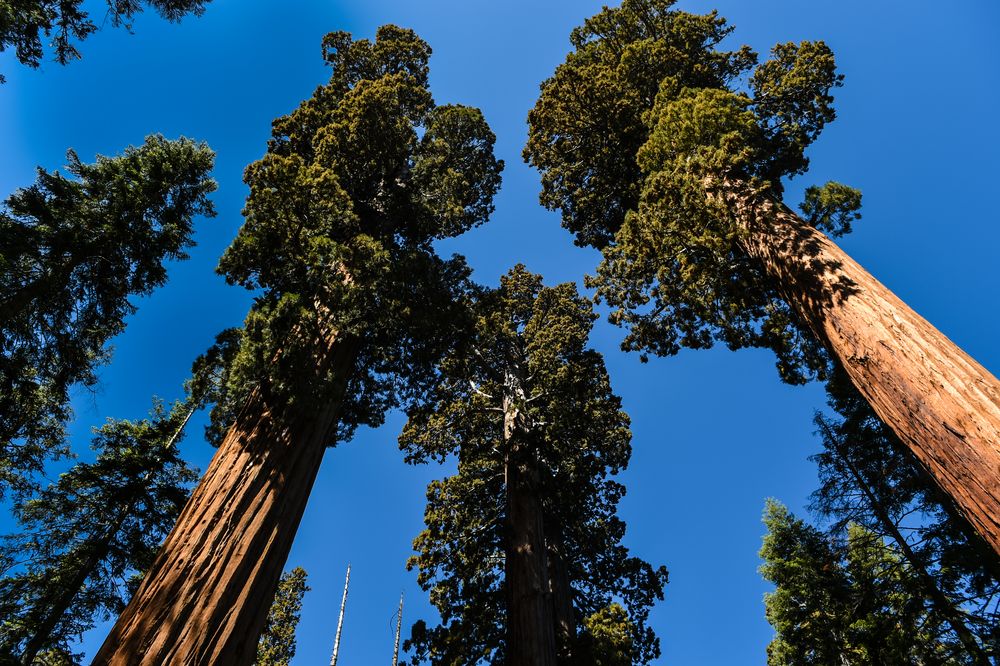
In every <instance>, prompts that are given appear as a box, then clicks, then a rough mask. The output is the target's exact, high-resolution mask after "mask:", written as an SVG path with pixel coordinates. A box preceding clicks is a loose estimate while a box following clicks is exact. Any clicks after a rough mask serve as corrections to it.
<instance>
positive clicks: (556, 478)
mask: <svg viewBox="0 0 1000 666" xmlns="http://www.w3.org/2000/svg"><path fill="white" fill-rule="evenodd" d="M471 308H472V312H473V317H474V327H473V328H472V330H471V333H470V334H469V336H468V337H467V338H465V339H464V340H463V341H462V342H461V344H460V345H459V346H458V347H457V348H456V350H455V351H454V352H453V353H451V354H449V355H448V356H447V357H446V358H445V359H444V361H443V362H442V364H441V366H440V372H441V377H440V381H439V382H438V384H437V385H436V386H435V388H434V389H433V391H431V392H430V393H428V395H427V396H426V399H425V401H423V402H422V403H420V404H418V405H415V406H412V407H411V408H410V412H409V413H410V419H409V421H408V423H407V425H406V427H405V429H404V432H403V434H402V436H401V438H400V444H401V446H402V448H403V449H404V451H405V452H406V455H407V459H408V460H409V461H410V462H425V461H428V460H437V461H444V460H445V459H446V458H448V457H450V456H453V455H454V456H457V457H458V471H457V473H456V474H455V475H453V476H451V477H448V478H446V479H444V480H441V481H435V482H433V483H432V484H431V485H430V487H429V488H428V491H427V499H428V505H427V509H426V513H425V522H426V524H427V529H426V530H425V531H424V532H423V533H422V534H421V535H420V536H419V537H418V538H417V539H416V540H415V541H414V548H415V549H416V550H417V552H418V554H417V555H416V556H415V557H413V558H412V559H411V561H410V564H409V566H410V567H416V568H417V569H418V570H419V577H418V580H419V583H420V585H421V586H423V587H424V589H427V590H429V591H430V593H431V602H432V603H433V604H434V605H435V606H436V607H437V609H438V611H439V613H440V614H441V624H440V625H438V626H436V627H427V625H426V624H425V623H423V622H418V623H417V624H416V625H414V628H413V631H412V636H411V638H410V640H409V641H408V644H407V646H408V649H410V650H413V651H414V653H415V656H416V661H417V662H423V661H426V662H430V663H433V664H455V663H462V664H480V663H483V664H502V663H506V664H516V665H522V664H539V665H540V664H556V663H573V664H611V663H627V664H633V663H642V664H644V663H648V662H649V661H650V660H652V659H654V658H656V656H658V654H659V641H658V639H657V638H656V636H655V635H654V634H653V631H652V629H651V628H650V627H648V626H647V624H646V619H647V615H648V613H649V608H650V606H651V605H652V604H653V602H654V600H656V599H662V598H663V586H664V585H665V583H666V580H667V572H666V570H665V569H664V568H663V567H660V568H658V569H654V568H653V567H651V566H650V565H649V564H647V563H646V562H644V561H642V560H640V559H639V558H636V557H633V556H630V555H629V553H628V550H627V549H626V548H625V547H624V546H622V544H621V539H622V536H623V535H624V532H625V525H624V523H623V522H622V521H621V520H620V519H619V518H618V517H617V515H616V508H617V504H618V502H619V500H620V499H621V497H622V496H623V495H624V493H625V489H624V487H623V486H622V485H621V484H619V483H617V482H615V481H614V480H612V479H611V478H609V477H611V476H613V475H615V474H617V473H618V472H619V471H621V470H623V469H624V468H625V467H626V466H627V465H628V460H629V457H630V454H631V445H630V439H631V433H630V430H629V420H628V416H627V415H626V414H625V413H624V412H623V411H622V410H621V401H620V399H619V398H618V397H617V396H616V395H614V393H612V391H611V386H610V381H609V378H608V375H607V372H606V370H605V368H604V362H603V359H602V357H601V356H600V354H598V353H597V352H596V351H594V350H593V349H588V348H587V338H588V335H589V333H590V329H591V326H592V324H593V320H594V319H595V317H596V315H595V314H594V313H593V310H592V307H591V304H590V302H589V301H587V300H586V299H584V298H582V297H580V296H579V295H578V294H577V291H576V287H575V286H574V285H573V284H571V283H566V284H561V285H558V286H555V287H549V288H547V287H543V286H542V282H541V278H540V277H539V276H538V275H534V274H532V273H529V272H528V271H526V270H525V269H524V267H523V266H520V265H519V266H517V267H515V268H514V269H513V270H511V271H510V272H509V273H508V274H507V275H505V276H504V277H502V278H501V282H500V287H499V288H498V289H493V290H483V291H482V292H481V293H480V294H479V296H478V298H477V299H476V300H475V302H474V304H473V305H472V306H471ZM618 602H620V604H619V603H618ZM621 604H623V605H621ZM614 654H618V655H619V657H618V658H615V659H612V658H611V655H614Z"/></svg>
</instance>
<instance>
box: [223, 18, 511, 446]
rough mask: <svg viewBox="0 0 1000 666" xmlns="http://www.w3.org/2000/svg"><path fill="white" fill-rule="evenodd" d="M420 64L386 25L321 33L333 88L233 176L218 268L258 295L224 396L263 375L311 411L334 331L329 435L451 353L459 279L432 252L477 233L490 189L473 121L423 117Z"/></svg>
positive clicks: (488, 158) (451, 108) (419, 46)
mask: <svg viewBox="0 0 1000 666" xmlns="http://www.w3.org/2000/svg"><path fill="white" fill-rule="evenodd" d="M430 53H431V50H430V47H429V46H428V45H427V44H426V42H424V41H423V40H422V39H420V38H419V37H418V36H417V35H416V33H414V32H413V31H412V30H408V29H404V28H399V27H396V26H392V25H387V26H382V27H381V28H379V29H378V31H377V32H376V37H375V40H374V41H369V40H367V39H361V40H355V39H353V38H352V37H351V36H350V35H349V34H347V33H344V32H335V33H330V34H328V35H327V36H326V37H325V38H324V39H323V44H322V55H323V58H324V60H326V62H327V63H328V64H329V65H330V66H331V67H332V70H333V71H332V74H331V77H330V80H329V82H328V83H326V84H325V85H321V86H319V87H318V88H317V89H316V91H315V92H314V93H313V95H312V97H311V98H309V99H307V100H305V101H304V102H302V104H300V105H299V107H298V108H297V109H295V110H294V111H293V112H292V113H290V114H288V115H287V116H284V117H281V118H278V119H277V120H275V121H274V124H273V131H272V137H271V139H270V141H269V143H268V149H267V152H266V154H265V155H264V156H263V157H262V158H261V159H260V160H258V161H256V162H254V163H253V164H251V165H250V166H248V167H247V169H246V171H245V173H244V181H245V182H246V183H247V185H248V186H249V188H250V194H249V196H248V197H247V202H246V206H245V208H244V210H243V214H244V217H245V223H244V225H243V227H242V228H241V229H240V231H239V233H238V235H237V237H236V239H235V240H234V241H233V243H232V245H231V246H230V247H229V249H227V250H226V252H225V254H224V255H223V257H222V259H221V261H220V263H219V269H218V270H219V272H221V273H222V274H223V275H224V276H225V277H226V279H227V281H229V282H230V283H234V284H240V285H242V286H244V287H246V288H248V289H260V290H263V293H261V295H260V296H258V298H257V300H256V303H255V305H254V307H253V309H252V311H251V313H250V315H249V316H248V318H247V321H246V325H245V335H244V336H243V337H242V342H241V350H240V352H239V354H237V355H236V358H235V360H234V363H235V366H234V367H235V368H239V369H240V370H239V371H238V372H231V373H230V380H231V381H232V382H234V384H233V386H237V385H239V386H245V385H247V384H248V383H256V382H257V381H259V380H260V379H261V378H265V377H266V378H267V383H268V386H269V387H270V388H271V389H272V390H285V389H288V388H290V387H292V386H293V385H294V386H295V390H291V391H287V395H289V396H293V395H294V396H297V397H296V399H301V398H302V397H303V396H306V397H309V398H310V399H312V398H318V399H322V395H323V394H324V392H325V391H327V390H328V388H329V386H330V385H331V384H330V381H326V380H332V378H331V377H327V378H326V380H320V381H314V380H313V375H314V374H315V363H314V361H313V357H314V350H315V346H314V341H315V340H318V339H325V338H326V337H328V336H329V335H330V333H331V331H336V332H337V334H338V335H341V336H350V337H352V338H354V339H357V340H358V341H359V344H360V348H361V351H360V352H359V355H358V358H357V362H356V368H355V372H354V373H353V375H352V378H351V380H350V385H349V387H348V390H347V395H348V401H347V402H348V404H347V407H346V411H345V413H344V414H343V416H342V419H341V420H342V422H343V423H344V429H343V432H342V433H341V436H349V433H350V432H351V430H353V427H354V426H355V425H357V424H359V423H367V424H376V423H379V422H381V418H382V413H383V412H384V410H385V409H386V408H387V407H388V406H391V405H394V404H397V402H398V400H399V395H400V392H401V391H404V392H405V391H408V390H410V388H412V387H414V386H416V385H418V384H420V382H419V381H417V377H418V376H425V375H427V374H429V373H430V368H431V367H432V365H433V359H434V358H436V356H437V354H439V350H441V349H444V348H446V347H447V346H448V344H450V343H449V342H448V340H449V339H450V336H451V335H452V332H451V331H452V330H453V327H454V326H455V325H457V320H458V319H459V318H460V316H461V314H460V313H459V312H458V311H457V310H456V311H454V312H453V311H452V310H454V308H455V302H456V297H457V296H458V295H460V294H461V293H463V292H464V291H465V290H467V289H468V288H469V285H468V281H467V278H468V274H469V269H468V267H467V266H466V264H465V262H464V260H463V259H462V258H461V257H457V256H456V257H452V258H451V259H447V260H445V259H442V258H440V257H438V256H437V254H436V253H435V252H434V249H433V247H432V242H433V241H434V240H435V239H440V238H446V237H449V236H454V235H457V234H460V233H462V232H464V231H466V230H468V229H469V228H471V227H473V226H476V225H479V224H482V223H483V222H485V221H486V219H487V218H488V217H489V215H490V214H491V213H492V211H493V196H494V194H495V193H496V191H497V189H498V188H499V186H500V171H501V170H502V168H503V162H502V161H500V160H497V159H496V158H495V157H494V155H493V145H494V142H495V136H494V134H493V132H492V131H490V128H489V126H488V125H487V124H486V121H485V119H484V118H483V115H482V113H481V112H480V111H479V110H478V109H474V108H471V107H466V106H461V105H437V104H435V102H434V100H433V98H432V96H431V93H430V90H429V88H428V81H427V75H428V65H427V62H428V58H429V57H430ZM292 331H296V332H297V333H296V335H294V336H293V335H290V333H291V332H292ZM305 378H310V379H309V380H308V381H305ZM414 390H418V389H414ZM237 393H238V391H237ZM226 411H227V410H222V412H226ZM228 411H231V410H228Z"/></svg>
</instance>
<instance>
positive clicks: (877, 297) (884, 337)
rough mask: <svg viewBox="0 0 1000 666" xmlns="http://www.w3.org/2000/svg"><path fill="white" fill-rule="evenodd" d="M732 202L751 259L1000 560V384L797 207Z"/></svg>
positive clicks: (735, 192) (734, 193) (729, 192)
mask: <svg viewBox="0 0 1000 666" xmlns="http://www.w3.org/2000/svg"><path fill="white" fill-rule="evenodd" d="M723 196H724V197H725V199H726V201H727V203H728V204H729V206H730V208H731V210H733V211H734V213H735V215H736V219H737V222H738V223H739V224H740V225H741V226H743V228H744V230H745V232H746V233H745V235H744V236H743V238H742V241H741V242H742V246H743V249H744V250H745V251H746V253H747V254H748V255H749V256H750V257H751V258H752V259H754V260H756V261H757V262H759V264H760V266H761V267H762V269H763V270H764V272H765V273H766V274H767V276H768V277H769V278H770V279H771V280H773V281H774V283H775V284H776V285H778V286H779V289H780V290H781V293H782V295H783V296H784V297H785V298H786V299H787V300H788V302H789V303H790V304H791V305H792V306H793V307H794V308H795V309H796V311H797V312H798V313H799V315H800V316H801V317H802V319H803V320H804V321H805V322H806V324H807V325H808V326H809V327H810V328H811V329H812V331H813V332H814V333H815V335H817V336H818V337H819V339H820V340H821V341H822V342H823V343H824V345H826V347H827V348H828V349H829V350H830V352H831V353H832V354H833V356H834V357H835V358H836V359H837V360H838V361H839V362H840V363H841V365H843V367H844V369H845V370H846V371H847V373H848V375H849V376H850V378H851V381H852V382H853V383H854V385H855V387H857V389H858V390H859V391H860V392H861V394H862V395H863V396H864V397H865V399H866V400H867V401H868V402H869V403H870V404H871V406H872V408H873V409H874V410H875V413H876V414H878V415H879V417H880V418H881V419H882V420H883V421H884V422H885V423H886V425H888V426H889V427H890V428H892V430H893V431H894V432H895V433H896V435H897V436H898V437H899V438H900V440H902V441H903V443H904V444H905V445H906V446H908V447H909V448H910V450H912V451H913V453H914V455H915V456H916V457H917V459H918V460H919V461H920V462H921V464H923V465H924V466H925V467H926V469H927V470H928V472H929V473H930V474H931V476H932V477H933V478H934V480H935V481H936V482H937V483H938V485H939V486H940V488H941V489H942V491H944V492H945V493H946V494H948V495H949V496H950V497H951V498H952V499H953V500H954V502H955V504H956V505H957V506H958V508H959V509H960V510H961V512H962V513H963V514H964V517H965V518H966V519H967V520H968V521H969V522H970V523H971V524H972V526H973V527H974V528H975V529H976V531H977V532H979V534H980V535H981V536H982V537H983V539H984V540H985V541H986V542H987V543H988V544H989V545H990V546H991V547H992V548H993V550H994V551H995V552H997V553H998V554H1000V382H998V381H997V379H996V377H994V376H993V375H992V374H990V372H989V371H988V370H986V369H985V368H984V367H983V366H981V365H980V364H979V363H977V362H976V361H975V360H974V359H973V358H972V357H970V356H969V355H968V354H966V353H965V352H963V351H962V350H961V349H959V348H958V347H957V346H956V345H955V343H953V342H952V341H951V340H949V339H948V338H946V337H945V336H944V335H943V334H942V333H941V332H940V331H938V330H937V329H936V328H934V327H933V326H931V324H930V323H928V322H927V321H926V320H925V319H924V318H922V317H921V316H920V315H918V314H917V313H916V312H914V311H913V310H912V309H910V308H909V307H908V306H907V305H906V304H905V303H903V301H901V300H900V299H899V298H897V297H896V296H895V294H893V293H892V292H891V291H889V290H888V289H887V288H886V287H885V286H884V285H882V284H881V283H880V282H879V281H878V280H876V279H875V278H874V277H872V276H871V275H870V274H869V273H868V272H867V271H865V269H863V268H862V267H861V266H860V265H859V264H858V263H857V262H855V261H854V260H853V259H851V258H850V257H849V256H848V255H847V254H846V253H844V251H843V250H841V249H840V248H839V247H837V245H836V244H834V243H833V242H832V241H831V240H830V239H829V238H827V237H826V236H825V235H824V234H823V233H821V232H820V231H818V230H816V229H814V228H813V227H812V226H810V225H809V224H807V223H806V222H805V221H804V220H802V219H801V218H800V217H798V216H797V215H795V214H794V213H793V212H791V211H790V210H788V208H786V207H785V206H783V205H781V204H778V203H776V202H773V201H770V200H761V199H759V198H753V197H751V196H748V195H745V194H741V193H740V191H739V189H738V188H737V187H735V186H733V187H728V188H726V191H725V193H724V195H723Z"/></svg>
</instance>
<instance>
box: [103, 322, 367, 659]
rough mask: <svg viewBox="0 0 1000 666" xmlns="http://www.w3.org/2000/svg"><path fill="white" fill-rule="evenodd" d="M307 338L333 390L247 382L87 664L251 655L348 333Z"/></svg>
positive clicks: (339, 395)
mask: <svg viewBox="0 0 1000 666" xmlns="http://www.w3.org/2000/svg"><path fill="white" fill-rule="evenodd" d="M317 348H318V349H317V353H316V356H315V358H316V366H317V369H318V370H319V371H323V370H326V369H329V370H330V371H331V372H332V373H334V374H335V375H336V377H337V381H336V385H335V390H334V392H333V393H334V395H333V396H332V397H331V399H330V400H329V401H328V402H327V404H326V405H324V406H323V407H321V408H319V409H311V410H310V409H303V410H298V411H296V410H294V409H293V408H289V407H284V403H283V402H282V401H281V400H279V399H277V398H275V397H272V396H269V395H268V394H267V392H266V391H265V390H262V389H255V390H254V391H253V392H252V393H251V395H250V397H249V398H248V399H247V401H246V403H245V404H244V406H243V408H242V410H241V411H240V413H239V416H238V417H237V419H236V422H235V423H234V424H233V426H232V427H231V428H230V430H229V432H228V433H227V435H226V438H225V440H224V441H223V443H222V445H221V446H220V447H219V450H218V452H216V454H215V457H214V458H213V459H212V462H211V464H210V465H209V468H208V471H207V472H206V473H205V476H204V477H203V479H202V480H201V482H200V483H199V485H198V487H197V488H196V489H195V491H194V493H193V494H192V496H191V498H190V499H189V500H188V503H187V504H186V505H185V507H184V510H183V512H182V513H181V516H180V518H179V519H178V521H177V525H176V526H175V527H174V529H173V530H172V531H171V533H170V535H169V536H168V537H167V539H166V541H165V542H164V544H163V547H162V548H161V550H160V553H159V555H158V556H157V558H156V560H155V561H154V563H153V566H152V567H151V568H150V571H149V572H148V573H147V574H146V576H145V578H144V579H143V582H142V585H141V586H140V587H139V590H138V591H137V592H136V594H135V596H134V597H133V598H132V601H131V602H130V603H129V605H128V607H127V608H126V609H125V611H124V612H123V613H122V615H121V617H119V619H118V621H117V623H116V624H115V626H114V628H113V629H112V630H111V633H110V634H109V635H108V637H107V639H106V640H105V642H104V645H103V646H102V647H101V650H100V652H99V653H98V654H97V656H96V657H95V659H94V662H93V663H94V664H95V665H96V664H100V665H104V664H113V665H125V664H129V665H132V664H144V665H145V664H148V665H150V666H153V665H154V664H155V665H157V666H159V665H161V664H186V665H194V664H213V665H217V666H218V665H221V666H230V665H232V666H241V665H249V664H252V663H253V661H254V659H255V657H256V653H257V638H258V636H259V635H260V633H261V631H262V630H263V628H264V625H265V622H266V620H267V613H268V609H269V607H270V603H271V599H272V598H273V596H274V593H275V590H276V589H277V585H278V580H279V578H280V576H281V570H282V567H283V566H284V564H285V559H286V558H287V556H288V552H289V550H290V548H291V545H292V540H293V539H294V537H295V532H296V530H297V529H298V525H299V521H300V520H301V518H302V513H303V511H304V510H305V506H306V502H307V500H308V498H309V492H310V490H311V489H312V485H313V482H314V481H315V479H316V475H317V473H318V471H319V466H320V463H321V462H322V459H323V453H324V450H325V448H326V446H327V444H329V443H330V441H331V438H332V436H333V433H334V432H335V428H336V425H337V421H338V416H339V412H340V407H341V404H342V401H343V395H344V390H345V387H346V383H347V381H348V379H349V376H350V372H351V370H352V368H353V366H354V362H355V358H356V355H357V348H358V343H357V341H355V340H353V339H349V338H338V337H337V336H336V335H331V336H330V338H329V340H326V341H325V342H323V343H321V344H317ZM317 376H320V373H318V374H317Z"/></svg>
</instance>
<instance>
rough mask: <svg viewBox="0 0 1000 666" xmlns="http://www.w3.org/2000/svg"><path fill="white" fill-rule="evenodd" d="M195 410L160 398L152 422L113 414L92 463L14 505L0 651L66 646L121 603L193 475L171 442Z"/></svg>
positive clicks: (1, 593) (4, 553)
mask: <svg viewBox="0 0 1000 666" xmlns="http://www.w3.org/2000/svg"><path fill="white" fill-rule="evenodd" d="M189 411H190V406H189V405H187V404H185V403H178V404H177V405H175V406H174V408H173V409H172V410H170V411H169V412H167V410H166V409H165V408H164V407H163V405H162V404H161V403H156V404H155V405H154V408H153V410H152V412H151V413H150V417H149V418H148V419H144V420H141V421H126V420H121V421H116V420H111V419H109V420H108V422H107V423H106V424H105V425H104V426H102V427H101V428H99V429H97V430H95V432H94V439H93V448H94V450H95V451H96V452H97V457H96V460H94V462H92V463H77V464H76V465H74V466H73V467H72V468H70V469H69V470H68V471H67V472H65V473H63V474H61V475H60V476H59V479H58V480H57V481H55V482H54V483H52V484H51V485H50V486H49V487H48V488H46V489H44V490H42V491H40V492H39V493H38V494H37V495H36V496H35V497H33V498H31V499H28V500H26V501H23V502H21V503H20V504H19V505H18V506H17V508H16V509H17V511H16V513H17V517H18V520H19V521H20V523H21V525H22V527H23V529H24V532H23V533H21V534H17V535H12V536H8V537H6V538H5V539H4V540H3V543H2V547H0V564H3V565H4V570H3V572H2V573H3V574H4V575H5V577H4V578H3V579H0V599H2V600H3V601H2V602H0V610H2V611H3V612H2V613H0V616H2V617H3V619H2V620H0V652H7V653H13V654H17V655H21V654H23V653H24V652H30V653H34V652H37V651H38V650H40V649H45V650H57V651H65V650H67V648H68V645H69V644H70V643H71V642H72V641H73V640H74V639H75V637H76V636H79V635H80V634H81V633H83V632H84V631H86V630H88V629H90V628H91V627H93V626H94V624H95V623H96V622H99V621H102V620H105V619H107V618H110V617H113V616H115V615H117V614H118V613H119V612H121V610H122V609H123V608H124V607H125V604H126V602H127V601H128V598H129V597H130V596H131V593H132V592H133V591H134V588H135V586H136V585H137V584H138V581H139V578H140V576H141V573H142V572H143V571H145V570H146V569H147V568H148V567H149V565H150V564H151V563H152V560H153V557H154V555H155V554H156V551H157V549H158V548H159V545H160V542H161V541H162V539H163V538H164V536H165V535H166V533H167V532H168V531H169V530H170V528H171V527H172V526H173V524H174V522H175V520H176V519H177V516H178V514H179V513H180V510H181V507H182V506H183V504H184V502H185V500H186V499H187V495H188V489H189V487H190V485H191V484H192V483H193V482H194V480H195V479H196V478H197V473H196V472H195V471H194V470H192V469H190V468H189V467H188V466H187V465H186V464H185V463H184V461H183V460H182V459H181V458H180V455H179V453H178V451H177V447H176V446H175V444H176V442H177V440H178V439H179V437H180V436H181V434H182V433H181V428H182V426H183V424H184V422H185V420H186V417H187V416H188V414H189Z"/></svg>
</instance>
